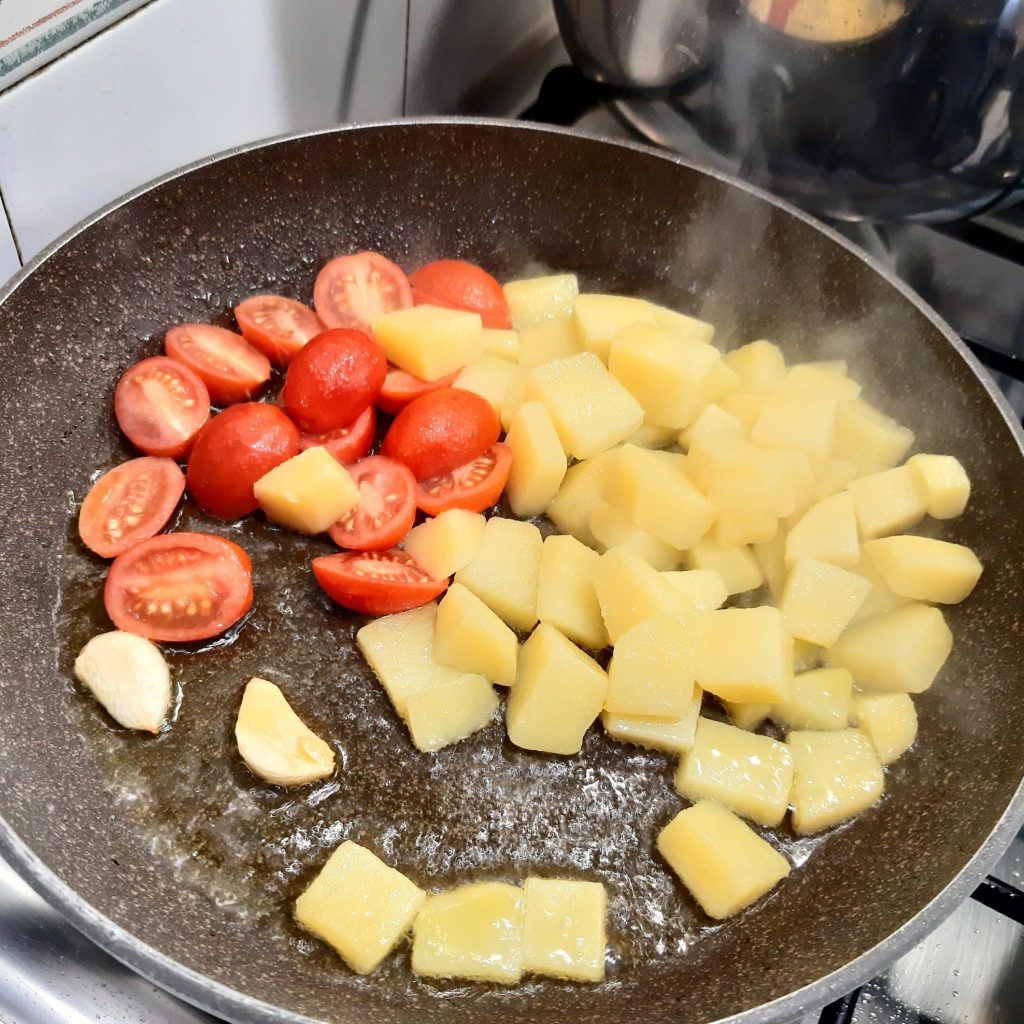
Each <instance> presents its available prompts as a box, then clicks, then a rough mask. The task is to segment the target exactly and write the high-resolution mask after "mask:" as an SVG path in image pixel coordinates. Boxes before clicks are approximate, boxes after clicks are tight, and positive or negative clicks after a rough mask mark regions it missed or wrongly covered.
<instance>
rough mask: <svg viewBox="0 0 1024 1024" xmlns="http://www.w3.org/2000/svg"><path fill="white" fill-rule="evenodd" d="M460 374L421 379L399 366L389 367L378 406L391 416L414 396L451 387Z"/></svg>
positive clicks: (378, 398) (378, 396)
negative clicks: (436, 378) (435, 378)
mask: <svg viewBox="0 0 1024 1024" xmlns="http://www.w3.org/2000/svg"><path fill="white" fill-rule="evenodd" d="M457 376H458V374H457V373H450V374H448V376H447V377H440V378H439V379H438V380H420V379H419V377H414V376H413V375H412V374H411V373H406V372H405V370H399V369H398V368H397V367H394V366H390V367H388V373H387V376H386V377H385V378H384V383H383V384H382V385H381V388H380V393H379V394H378V395H377V408H378V409H380V411H381V412H386V413H388V414H389V415H391V416H394V415H395V414H396V413H399V412H401V411H402V410H403V409H404V408H405V407H406V406H407V405H408V404H409V403H410V402H411V401H412V400H413V399H414V398H419V397H420V395H425V394H427V393H428V392H430V391H438V390H440V389H441V388H447V387H451V383H452V381H453V380H455V378H456V377H457Z"/></svg>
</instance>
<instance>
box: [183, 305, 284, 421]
mask: <svg viewBox="0 0 1024 1024" xmlns="http://www.w3.org/2000/svg"><path fill="white" fill-rule="evenodd" d="M164 349H165V351H166V352H167V354H168V355H169V356H170V357H171V358H172V359H177V360H178V361H179V362H182V363H184V364H185V365H186V366H188V367H189V368H191V369H192V370H194V371H195V372H196V373H197V374H199V376H200V377H201V378H202V379H203V383H204V384H205V385H206V389H207V391H209V393H210V401H211V402H213V404H214V405H232V404H233V403H235V402H244V401H245V400H246V399H247V398H251V397H252V396H253V395H254V394H255V393H256V392H257V391H258V390H259V389H260V388H261V387H263V385H264V384H266V382H267V381H268V380H270V360H269V359H267V357H266V356H265V355H264V354H263V353H262V352H260V351H258V350H257V349H255V348H253V347H252V345H250V344H249V342H247V341H246V340H245V338H243V337H242V336H241V335H240V334H235V332H234V331H229V330H227V329H226V328H224V327H214V326H213V325H212V324H181V325H180V326H178V327H172V328H171V329H170V330H169V331H168V332H167V333H166V334H165V335H164Z"/></svg>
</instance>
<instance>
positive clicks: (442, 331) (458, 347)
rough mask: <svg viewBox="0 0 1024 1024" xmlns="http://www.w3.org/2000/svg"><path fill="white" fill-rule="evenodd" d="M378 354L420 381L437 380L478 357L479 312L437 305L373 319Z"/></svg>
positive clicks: (396, 311) (415, 307)
mask: <svg viewBox="0 0 1024 1024" xmlns="http://www.w3.org/2000/svg"><path fill="white" fill-rule="evenodd" d="M372 327H373V337H374V340H375V341H376V342H377V344H378V345H379V346H380V348H381V351H382V352H383V353H384V355H385V356H387V358H388V362H391V363H394V364H395V366H397V367H398V368H399V369H401V370H405V371H406V373H411V374H412V375H413V376H414V377H419V379H420V380H439V379H440V378H441V377H447V376H448V374H449V373H454V372H455V371H456V370H461V369H462V367H463V366H469V364H470V363H474V362H476V360H477V359H479V358H480V355H481V353H482V350H483V324H481V323H480V314H479V313H467V312H464V311H463V310H460V309H442V308H441V307H440V306H410V307H409V308H408V309H396V310H394V311H392V312H391V313H381V314H380V316H375V317H374V318H373V323H372Z"/></svg>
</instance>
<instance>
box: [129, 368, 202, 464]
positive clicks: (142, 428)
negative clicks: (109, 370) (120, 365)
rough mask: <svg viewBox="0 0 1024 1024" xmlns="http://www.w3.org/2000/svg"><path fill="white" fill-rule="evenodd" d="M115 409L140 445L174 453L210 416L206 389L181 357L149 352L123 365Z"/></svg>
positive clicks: (150, 451) (148, 449)
mask: <svg viewBox="0 0 1024 1024" xmlns="http://www.w3.org/2000/svg"><path fill="white" fill-rule="evenodd" d="M114 415H115V416H116V417H117V425H118V426H119V427H120V428H121V429H122V430H123V431H124V433H125V436H126V437H127V438H128V440H129V441H131V443H132V444H133V445H135V447H136V448H138V449H139V450H140V451H144V452H145V453H146V454H147V455H159V456H166V457H167V458H169V459H178V458H181V456H183V455H185V454H186V453H187V452H188V450H189V449H190V448H191V447H192V441H193V440H194V439H195V436H196V434H197V433H199V428H200V427H201V426H202V425H203V424H204V423H205V422H206V421H207V420H208V419H209V418H210V394H209V392H208V391H207V390H206V385H205V384H204V383H203V382H202V380H201V379H200V378H199V376H198V375H197V374H196V373H194V372H193V371H192V370H190V369H189V368H188V367H187V366H185V364H184V363H179V362H178V361H177V360H176V359H168V358H167V356H153V357H151V358H150V359H143V360H142V361H141V362H138V363H136V364H135V365H134V366H130V367H128V369H127V370H125V372H124V375H123V376H122V377H121V379H120V380H119V381H118V382H117V390H115V392H114Z"/></svg>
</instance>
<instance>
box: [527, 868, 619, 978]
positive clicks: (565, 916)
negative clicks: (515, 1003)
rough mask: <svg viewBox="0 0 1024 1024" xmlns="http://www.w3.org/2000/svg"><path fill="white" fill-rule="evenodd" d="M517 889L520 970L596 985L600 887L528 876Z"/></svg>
mask: <svg viewBox="0 0 1024 1024" xmlns="http://www.w3.org/2000/svg"><path fill="white" fill-rule="evenodd" d="M523 891H524V893H525V895H526V914H525V917H524V921H523V968H524V969H525V970H527V971H531V972H532V973H534V974H546V975H549V976H550V977H552V978H568V979H569V980H571V981H601V980H602V979H603V978H604V952H605V941H606V940H605V923H604V918H605V904H606V898H605V892H604V886H603V885H602V884H601V883H600V882H582V881H578V880H576V879H568V878H528V879H526V882H525V884H524V886H523Z"/></svg>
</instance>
